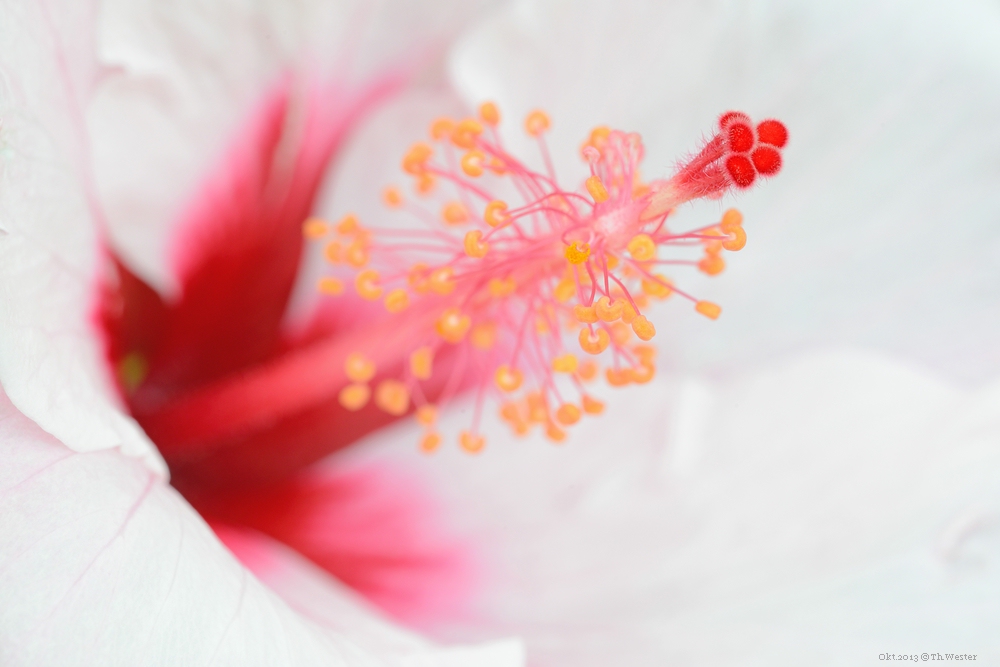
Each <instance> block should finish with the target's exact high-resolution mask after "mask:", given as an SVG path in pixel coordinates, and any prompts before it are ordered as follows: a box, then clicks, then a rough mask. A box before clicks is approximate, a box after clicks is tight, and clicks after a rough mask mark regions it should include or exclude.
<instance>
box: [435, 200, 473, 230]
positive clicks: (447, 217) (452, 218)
mask: <svg viewBox="0 0 1000 667" xmlns="http://www.w3.org/2000/svg"><path fill="white" fill-rule="evenodd" d="M441 219H442V220H444V221H445V222H447V223H448V224H449V225H461V224H464V223H466V222H468V221H469V211H468V210H467V209H466V208H465V205H464V204H462V203H461V202H457V201H453V202H448V203H447V204H445V205H444V208H442V209H441Z"/></svg>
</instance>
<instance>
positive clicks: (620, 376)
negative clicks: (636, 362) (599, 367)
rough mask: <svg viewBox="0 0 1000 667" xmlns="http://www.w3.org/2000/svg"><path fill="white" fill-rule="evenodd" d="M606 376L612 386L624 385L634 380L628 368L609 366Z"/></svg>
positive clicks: (605, 372)
mask: <svg viewBox="0 0 1000 667" xmlns="http://www.w3.org/2000/svg"><path fill="white" fill-rule="evenodd" d="M604 377H605V379H607V381H608V384H610V385H611V386H612V387H624V386H625V385H627V384H628V383H630V382H632V374H631V373H630V372H629V370H628V369H627V368H608V369H606V370H605V371H604Z"/></svg>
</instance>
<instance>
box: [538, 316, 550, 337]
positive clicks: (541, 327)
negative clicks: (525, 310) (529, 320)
mask: <svg viewBox="0 0 1000 667" xmlns="http://www.w3.org/2000/svg"><path fill="white" fill-rule="evenodd" d="M535 331H537V332H538V333H539V334H541V335H543V336H544V335H545V334H547V333H548V332H549V322H548V320H547V319H545V318H544V317H541V316H539V317H536V318H535Z"/></svg>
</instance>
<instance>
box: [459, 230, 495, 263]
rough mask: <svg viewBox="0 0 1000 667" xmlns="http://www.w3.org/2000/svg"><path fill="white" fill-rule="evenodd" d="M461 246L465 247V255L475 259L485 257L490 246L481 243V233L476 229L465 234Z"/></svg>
mask: <svg viewBox="0 0 1000 667" xmlns="http://www.w3.org/2000/svg"><path fill="white" fill-rule="evenodd" d="M462 245H463V246H464V247H465V254H466V255H468V256H469V257H474V258H476V259H482V258H483V257H486V253H487V252H488V251H489V249H490V244H489V243H486V242H485V241H483V233H482V232H481V231H480V230H478V229H473V230H472V231H471V232H469V233H467V234H466V235H465V240H464V241H463V244H462Z"/></svg>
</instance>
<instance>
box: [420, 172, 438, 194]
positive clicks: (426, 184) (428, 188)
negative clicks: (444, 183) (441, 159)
mask: <svg viewBox="0 0 1000 667" xmlns="http://www.w3.org/2000/svg"><path fill="white" fill-rule="evenodd" d="M435 183H437V179H436V178H434V174H428V173H427V172H424V173H422V174H420V176H418V177H417V186H416V187H417V193H418V194H421V195H427V194H430V193H431V192H433V191H434V184H435Z"/></svg>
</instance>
